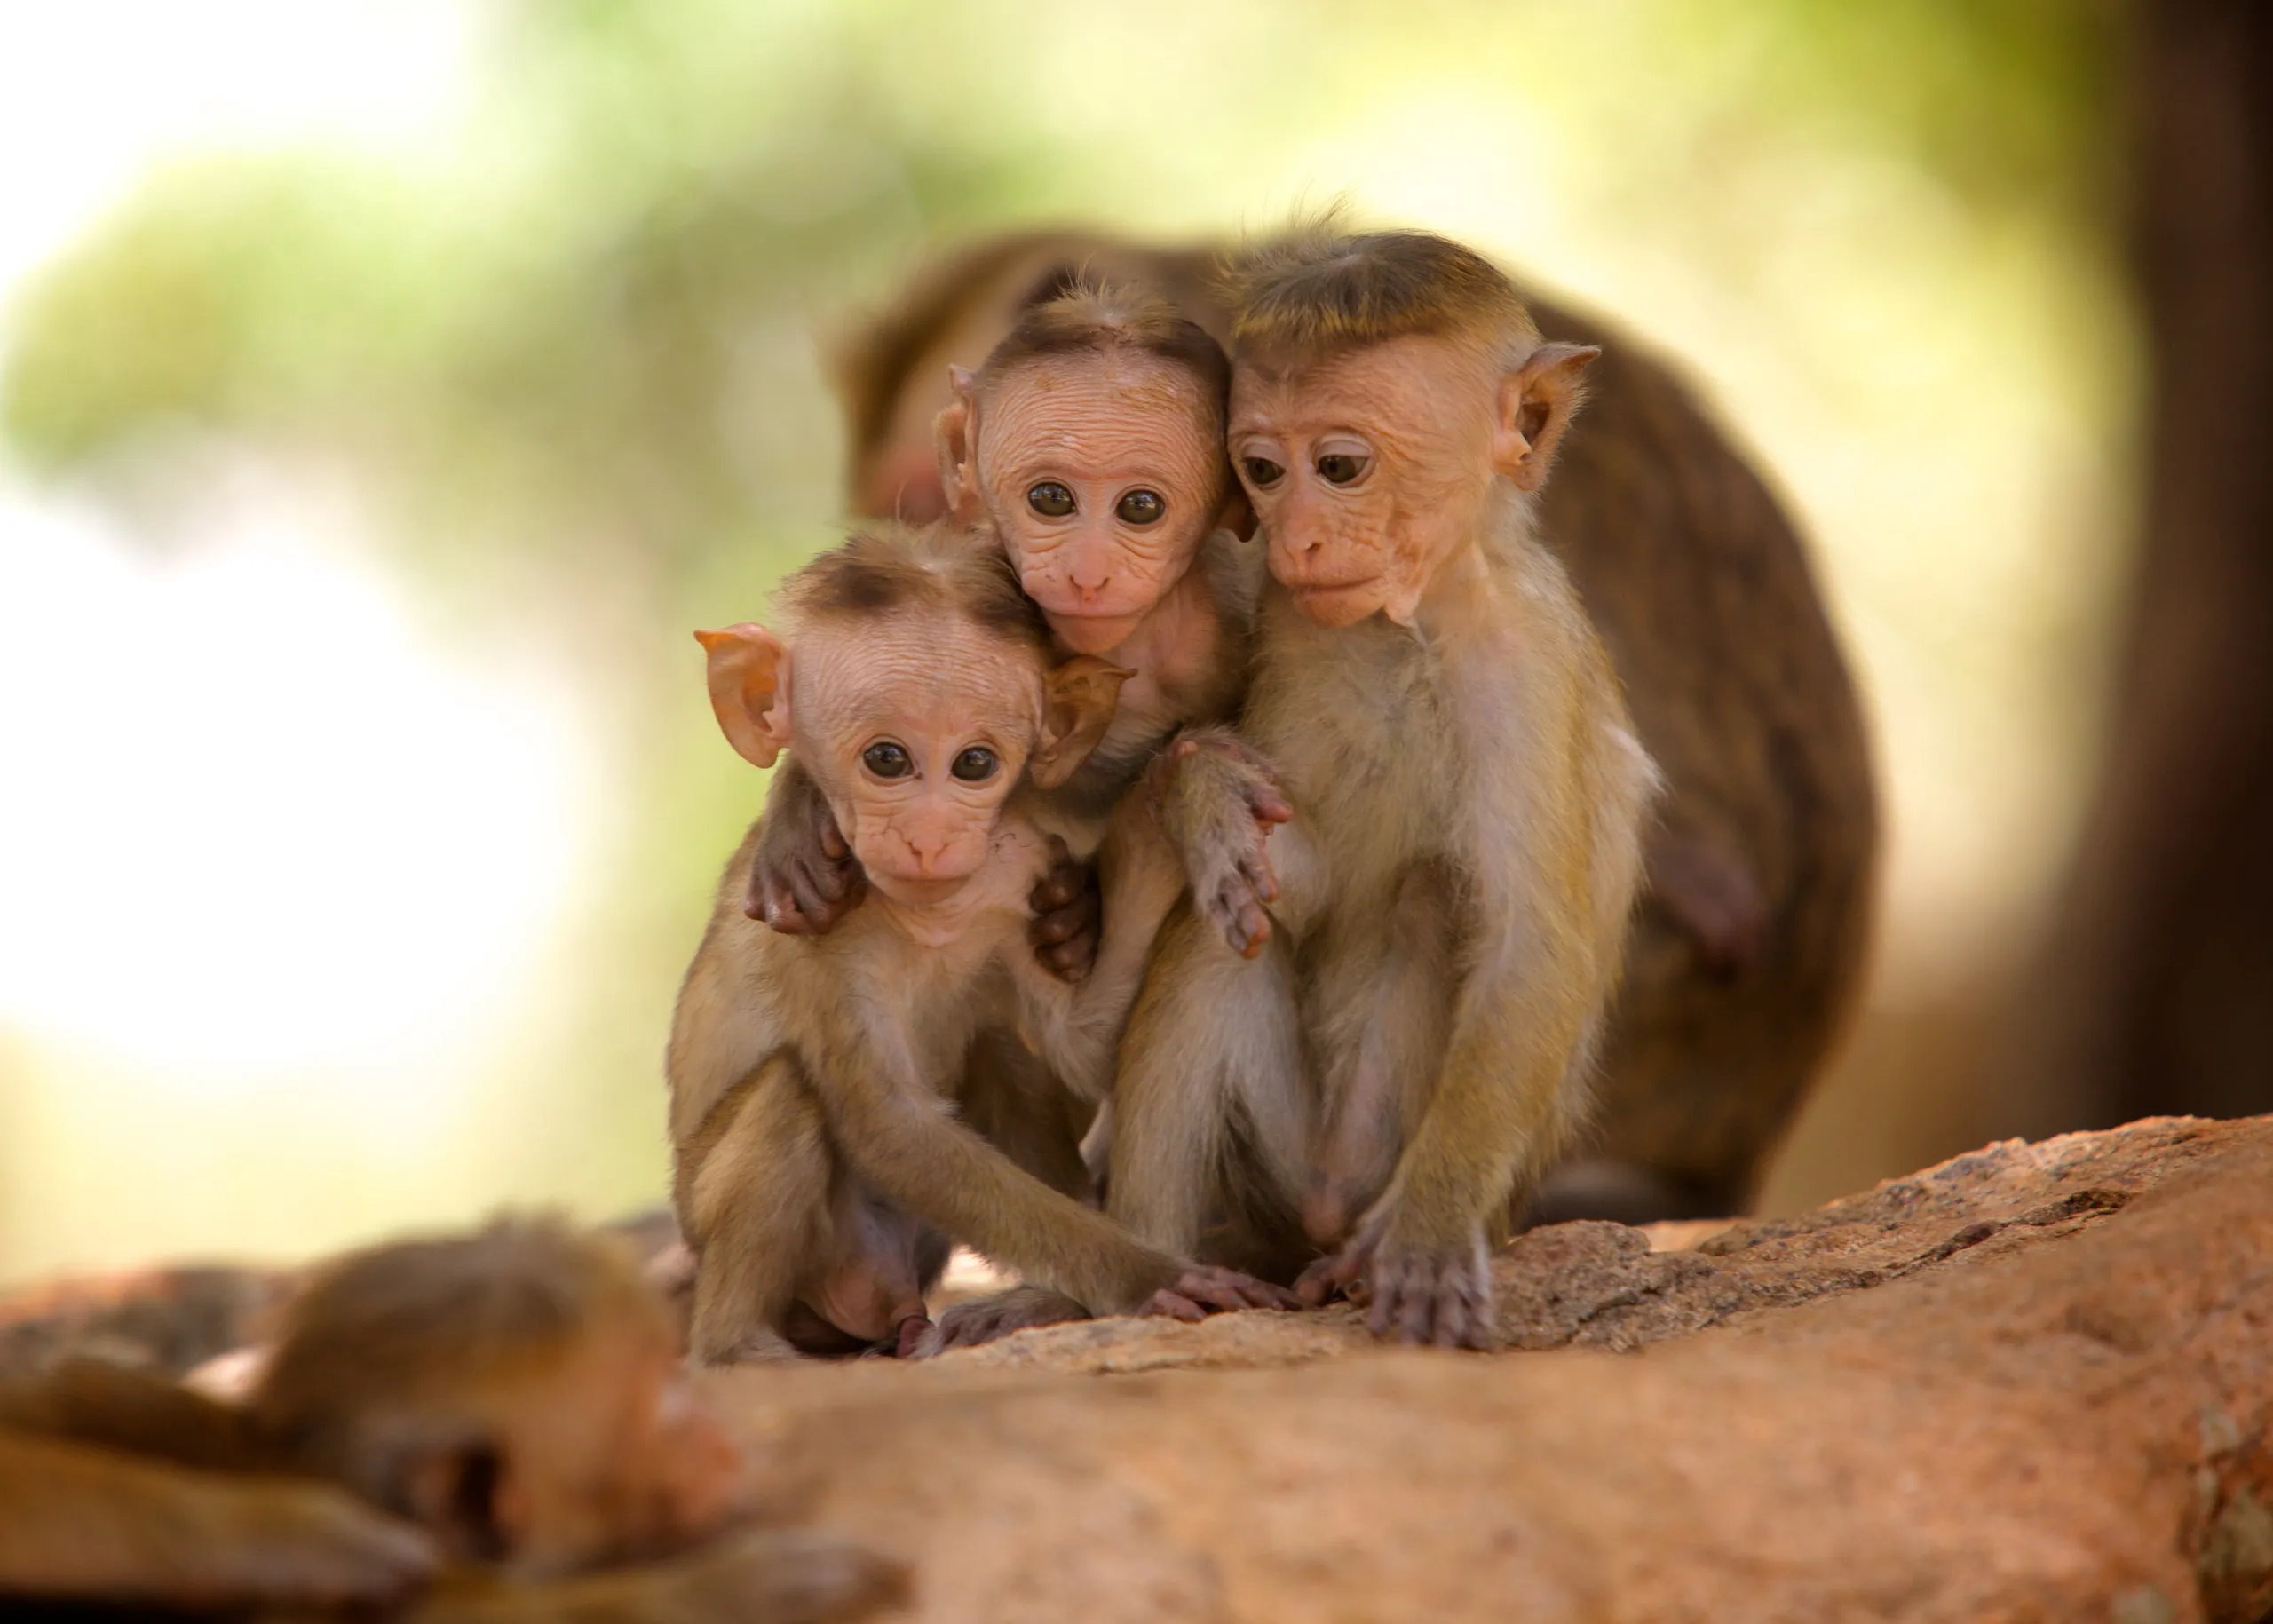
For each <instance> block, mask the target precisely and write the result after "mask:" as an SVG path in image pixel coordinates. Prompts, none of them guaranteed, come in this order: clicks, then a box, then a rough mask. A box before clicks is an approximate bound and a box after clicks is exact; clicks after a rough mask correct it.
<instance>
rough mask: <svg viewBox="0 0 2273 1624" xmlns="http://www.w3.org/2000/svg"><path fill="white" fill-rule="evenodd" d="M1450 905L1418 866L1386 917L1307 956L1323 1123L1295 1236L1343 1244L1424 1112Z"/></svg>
mask: <svg viewBox="0 0 2273 1624" xmlns="http://www.w3.org/2000/svg"><path fill="white" fill-rule="evenodd" d="M1452 907H1453V891H1452V885H1451V881H1450V877H1449V875H1446V874H1445V872H1444V871H1443V870H1442V869H1441V868H1440V867H1437V865H1435V864H1425V863H1424V864H1422V865H1420V866H1418V867H1414V869H1413V870H1412V871H1411V872H1410V873H1408V874H1407V875H1406V876H1405V878H1404V880H1403V882H1402V883H1400V884H1399V886H1398V895H1397V901H1396V903H1395V904H1394V905H1393V906H1392V907H1390V910H1389V914H1388V917H1387V918H1386V919H1380V918H1379V917H1378V916H1375V915H1368V914H1367V913H1366V910H1357V911H1356V912H1357V914H1358V918H1357V919H1356V920H1355V921H1354V922H1349V921H1347V920H1346V919H1345V920H1343V921H1337V922H1336V923H1337V925H1338V926H1340V927H1341V928H1340V929H1339V930H1338V931H1337V934H1336V939H1332V940H1329V941H1327V942H1326V943H1323V944H1321V945H1320V947H1321V949H1322V950H1321V951H1319V952H1317V953H1316V954H1315V955H1314V963H1313V967H1312V970H1311V978H1310V981H1309V983H1308V985H1307V986H1305V987H1304V989H1303V1018H1304V1022H1305V1025H1306V1026H1307V1027H1308V1029H1309V1031H1310V1033H1311V1051H1312V1053H1313V1054H1314V1055H1316V1056H1317V1057H1319V1058H1318V1066H1319V1098H1320V1101H1321V1103H1322V1110H1323V1120H1322V1121H1320V1122H1319V1133H1318V1137H1317V1141H1316V1144H1315V1146H1314V1149H1313V1151H1312V1154H1311V1175H1310V1183H1309V1187H1308V1189H1307V1190H1306V1191H1305V1192H1304V1194H1303V1232H1304V1233H1305V1234H1306V1235H1308V1236H1309V1238H1310V1239H1311V1241H1312V1242H1314V1243H1315V1244H1316V1245H1318V1246H1319V1247H1322V1248H1328V1249H1331V1248H1335V1247H1338V1246H1340V1245H1341V1244H1342V1242H1343V1241H1344V1240H1347V1239H1348V1238H1349V1235H1350V1228H1351V1226H1352V1225H1353V1224H1356V1222H1357V1219H1358V1214H1360V1213H1362V1212H1363V1211H1364V1210H1365V1209H1366V1208H1367V1207H1368V1206H1370V1205H1371V1204H1372V1202H1373V1200H1374V1197H1375V1196H1377V1195H1379V1194H1380V1193H1381V1192H1382V1188H1383V1187H1384V1186H1385V1185H1387V1184H1388V1183H1389V1180H1390V1174H1391V1173H1393V1172H1394V1171H1395V1170H1396V1168H1397V1157H1398V1151H1399V1150H1400V1149H1401V1148H1403V1146H1404V1145H1405V1142H1406V1139H1408V1138H1409V1137H1411V1136H1412V1134H1413V1131H1414V1129H1415V1128H1416V1127H1417V1126H1418V1124H1419V1122H1420V1121H1421V1116H1422V1113H1423V1112H1424V1111H1425V1110H1426V1109H1427V1108H1428V1104H1429V1085H1430V1083H1432V1082H1433V1081H1434V1080H1435V1079H1436V1077H1437V1073H1438V1072H1439V1071H1441V1070H1442V1069H1443V1066H1444V1060H1445V1031H1446V1030H1447V1029H1448V1028H1449V1027H1450V1026H1451V1024H1452V988H1453V986H1454V985H1455V981H1456V978H1455V977H1454V976H1453V963H1452V953H1451V941H1450V933H1449V932H1448V931H1446V930H1445V918H1446V916H1447V914H1448V913H1449V911H1450V909H1451V908H1452ZM1353 923H1354V928H1353Z"/></svg>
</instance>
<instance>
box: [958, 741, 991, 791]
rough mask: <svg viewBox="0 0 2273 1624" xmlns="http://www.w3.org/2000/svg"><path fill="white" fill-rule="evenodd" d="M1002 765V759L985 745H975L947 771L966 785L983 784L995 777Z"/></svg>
mask: <svg viewBox="0 0 2273 1624" xmlns="http://www.w3.org/2000/svg"><path fill="white" fill-rule="evenodd" d="M1001 765H1002V759H1001V757H997V756H996V755H995V754H994V751H992V750H990V749H987V748H986V746H985V745H983V744H974V745H972V746H971V747H970V749H967V750H965V751H964V752H963V753H962V755H960V756H958V757H955V764H954V766H952V767H949V768H948V769H947V771H948V772H952V773H954V775H955V776H956V777H957V778H959V779H961V780H962V781H963V782H964V783H966V784H983V783H985V782H986V780H988V779H990V778H993V777H994V772H995V769H997V768H998V767H1000V766H1001Z"/></svg>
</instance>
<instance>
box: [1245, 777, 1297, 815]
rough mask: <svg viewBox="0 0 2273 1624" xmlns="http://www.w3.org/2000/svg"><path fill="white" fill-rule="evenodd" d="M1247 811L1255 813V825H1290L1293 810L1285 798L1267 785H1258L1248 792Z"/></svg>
mask: <svg viewBox="0 0 2273 1624" xmlns="http://www.w3.org/2000/svg"><path fill="white" fill-rule="evenodd" d="M1247 809H1248V810H1249V811H1250V812H1254V813H1255V821H1256V822H1257V823H1262V824H1271V823H1292V822H1293V821H1294V820H1295V809H1294V808H1293V807H1292V806H1290V805H1288V804H1287V798H1286V796H1282V795H1280V794H1279V792H1278V791H1277V790H1276V789H1273V788H1271V787H1270V786H1269V785H1267V784H1258V785H1256V786H1255V788H1253V789H1252V790H1250V791H1248V793H1247Z"/></svg>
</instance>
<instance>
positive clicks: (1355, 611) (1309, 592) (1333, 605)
mask: <svg viewBox="0 0 2273 1624" xmlns="http://www.w3.org/2000/svg"><path fill="white" fill-rule="evenodd" d="M1288 590H1290V591H1292V592H1293V593H1294V595H1295V611H1296V612H1297V613H1298V614H1301V615H1302V617H1303V619H1304V620H1306V621H1309V622H1312V623H1313V624H1315V625H1319V626H1324V627H1325V628H1327V630H1329V631H1338V630H1341V629H1342V627H1344V626H1354V625H1356V624H1357V623H1358V622H1359V621H1362V620H1364V619H1365V618H1366V616H1367V615H1369V614H1373V613H1374V611H1375V610H1377V609H1379V608H1380V607H1381V606H1382V598H1381V583H1380V582H1374V581H1359V582H1353V583H1351V584H1350V585H1349V586H1298V587H1292V588H1289V589H1288Z"/></svg>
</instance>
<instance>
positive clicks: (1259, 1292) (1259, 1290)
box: [1138, 1264, 1303, 1323]
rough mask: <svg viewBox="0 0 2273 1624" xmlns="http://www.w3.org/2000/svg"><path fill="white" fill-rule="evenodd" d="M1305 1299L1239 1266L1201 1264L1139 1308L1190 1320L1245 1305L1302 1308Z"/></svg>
mask: <svg viewBox="0 0 2273 1624" xmlns="http://www.w3.org/2000/svg"><path fill="white" fill-rule="evenodd" d="M1302 1305H1303V1303H1302V1299H1301V1298H1299V1297H1297V1296H1296V1295H1295V1294H1294V1293H1293V1292H1291V1291H1288V1290H1287V1288H1286V1287H1284V1286H1273V1285H1272V1284H1271V1282H1270V1281H1268V1280H1258V1279H1255V1277H1254V1276H1253V1275H1249V1274H1241V1273H1240V1272H1239V1271H1238V1270H1236V1269H1219V1268H1216V1266H1214V1265H1213V1264H1199V1265H1196V1266H1194V1267H1192V1268H1190V1269H1186V1270H1185V1271H1184V1272H1183V1274H1181V1275H1179V1276H1178V1277H1177V1279H1176V1284H1175V1285H1173V1286H1165V1287H1161V1288H1160V1290H1158V1291H1156V1292H1154V1293H1153V1294H1152V1298H1151V1300H1150V1301H1148V1302H1147V1303H1145V1304H1144V1307H1143V1308H1142V1309H1140V1310H1138V1312H1139V1313H1141V1314H1144V1315H1148V1316H1149V1315H1153V1314H1165V1315H1167V1316H1168V1318H1169V1319H1182V1320H1184V1321H1185V1322H1187V1323H1191V1322H1193V1321H1197V1320H1201V1319H1206V1318H1208V1315H1209V1314H1212V1313H1237V1312H1238V1311H1239V1310H1241V1309H1244V1308H1300V1307H1302Z"/></svg>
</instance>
